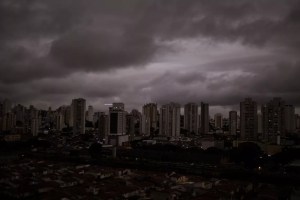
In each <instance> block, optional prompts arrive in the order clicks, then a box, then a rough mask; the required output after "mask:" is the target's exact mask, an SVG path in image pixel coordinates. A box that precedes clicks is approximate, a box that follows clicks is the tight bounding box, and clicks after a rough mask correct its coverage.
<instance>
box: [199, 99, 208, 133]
mask: <svg viewBox="0 0 300 200" xmlns="http://www.w3.org/2000/svg"><path fill="white" fill-rule="evenodd" d="M200 126H201V127H200V128H201V134H208V132H209V104H208V103H203V102H201V125H200Z"/></svg>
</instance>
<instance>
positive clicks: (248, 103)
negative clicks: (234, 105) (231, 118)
mask: <svg viewBox="0 0 300 200" xmlns="http://www.w3.org/2000/svg"><path fill="white" fill-rule="evenodd" d="M240 115H241V122H240V123H241V139H242V140H257V103H256V102H255V101H253V100H252V99H251V98H246V99H245V100H244V101H243V102H241V103H240Z"/></svg>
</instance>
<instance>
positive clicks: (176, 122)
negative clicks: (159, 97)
mask: <svg viewBox="0 0 300 200" xmlns="http://www.w3.org/2000/svg"><path fill="white" fill-rule="evenodd" d="M159 124H160V129H159V133H160V135H165V136H169V137H179V136H180V105H179V104H177V103H173V102H172V103H169V104H166V105H163V106H162V107H161V109H160V123H159Z"/></svg>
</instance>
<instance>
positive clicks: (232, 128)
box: [229, 111, 238, 135]
mask: <svg viewBox="0 0 300 200" xmlns="http://www.w3.org/2000/svg"><path fill="white" fill-rule="evenodd" d="M237 123H238V115H237V112H236V111H230V112H229V134H230V135H236V133H237V128H238V124H237Z"/></svg>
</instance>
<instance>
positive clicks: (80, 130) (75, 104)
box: [71, 98, 86, 134]
mask: <svg viewBox="0 0 300 200" xmlns="http://www.w3.org/2000/svg"><path fill="white" fill-rule="evenodd" d="M85 110H86V101H85V99H82V98H79V99H73V100H72V105H71V113H72V121H73V123H72V124H73V133H74V134H84V133H85Z"/></svg>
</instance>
